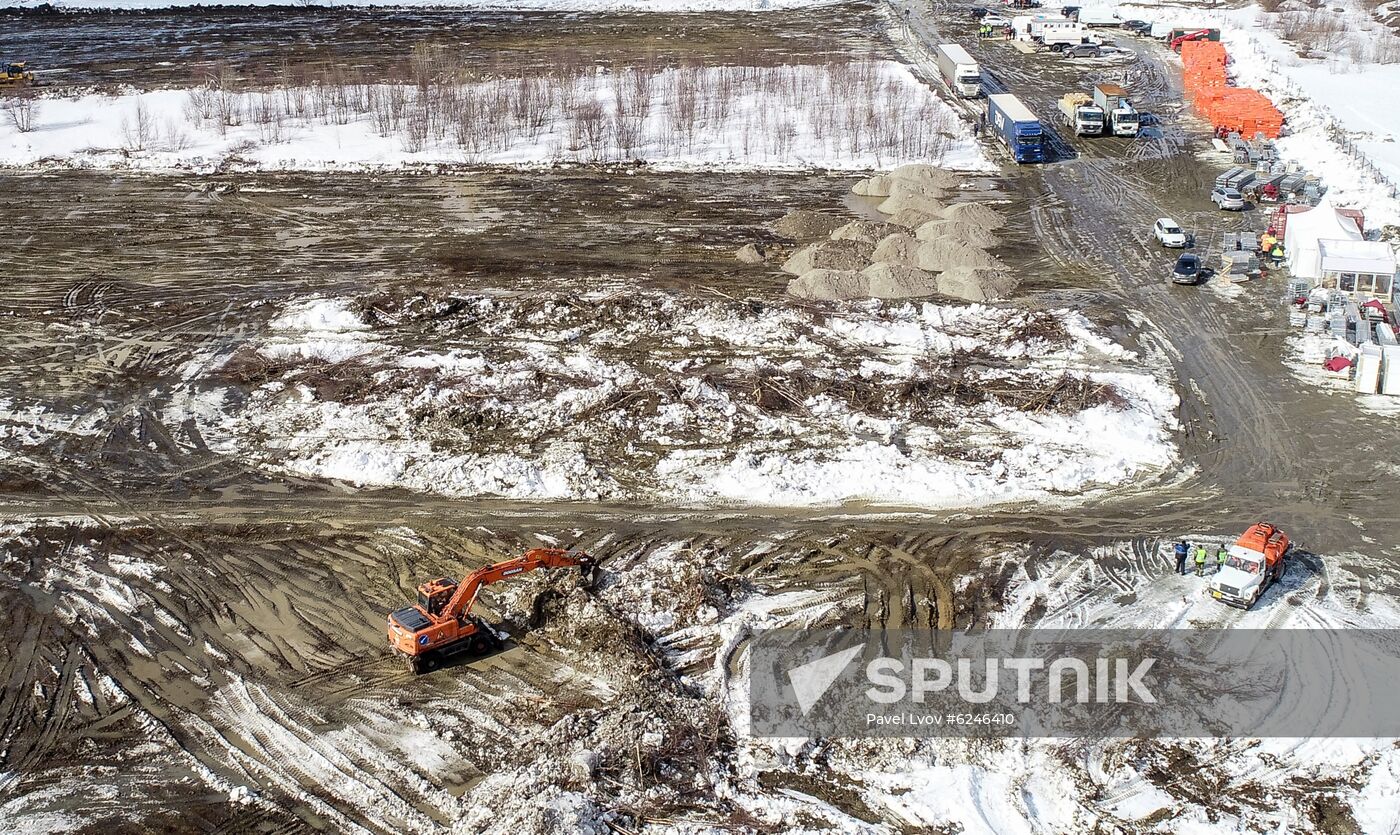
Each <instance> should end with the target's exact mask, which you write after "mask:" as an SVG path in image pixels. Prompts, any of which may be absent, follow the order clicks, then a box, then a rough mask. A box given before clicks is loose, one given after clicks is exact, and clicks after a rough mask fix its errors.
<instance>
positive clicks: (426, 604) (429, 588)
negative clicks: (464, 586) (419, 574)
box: [418, 577, 457, 615]
mask: <svg viewBox="0 0 1400 835" xmlns="http://www.w3.org/2000/svg"><path fill="white" fill-rule="evenodd" d="M456 591H457V581H456V580H454V579H452V578H451V577H439V578H437V579H436V580H429V581H428V582H426V583H424V584H423V585H421V586H419V587H418V608H420V609H422V610H423V611H425V612H427V613H428V614H430V615H440V614H442V610H443V609H444V608H445V607H446V606H447V601H449V600H451V599H452V594H453V593H454V592H456Z"/></svg>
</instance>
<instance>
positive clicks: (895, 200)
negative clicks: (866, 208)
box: [876, 187, 944, 217]
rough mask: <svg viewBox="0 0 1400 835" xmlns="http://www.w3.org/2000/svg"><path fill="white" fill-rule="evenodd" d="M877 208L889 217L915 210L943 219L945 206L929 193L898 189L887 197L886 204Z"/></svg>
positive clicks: (883, 203)
mask: <svg viewBox="0 0 1400 835" xmlns="http://www.w3.org/2000/svg"><path fill="white" fill-rule="evenodd" d="M876 208H878V209H879V210H880V211H881V212H882V213H884V214H887V215H895V214H899V213H900V212H903V211H905V210H908V209H913V210H914V211H918V212H924V213H926V214H932V215H938V216H939V217H942V216H943V209H944V205H943V204H942V203H940V202H938V200H937V199H935V198H934V196H933V195H931V194H929V193H927V192H923V191H919V190H918V189H910V188H901V187H896V188H895V189H894V190H893V191H892V192H891V193H890V196H889V197H886V198H885V200H884V202H882V203H881V204H880V205H879V206H877V207H876Z"/></svg>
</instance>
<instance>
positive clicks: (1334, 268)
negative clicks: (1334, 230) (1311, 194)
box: [1304, 215, 1395, 275]
mask: <svg viewBox="0 0 1400 835" xmlns="http://www.w3.org/2000/svg"><path fill="white" fill-rule="evenodd" d="M1306 216H1307V215H1304V217H1306ZM1317 243H1318V251H1319V253H1320V255H1321V264H1320V269H1321V270H1322V272H1323V273H1369V274H1371V275H1394V274H1395V251H1394V250H1392V249H1391V248H1390V244H1387V243H1384V242H1382V241H1356V240H1341V241H1334V240H1320V241H1318V242H1317Z"/></svg>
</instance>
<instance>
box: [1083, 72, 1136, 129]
mask: <svg viewBox="0 0 1400 835" xmlns="http://www.w3.org/2000/svg"><path fill="white" fill-rule="evenodd" d="M1094 104H1096V105H1098V106H1099V109H1101V110H1102V111H1103V114H1104V126H1105V128H1106V131H1105V132H1106V133H1109V134H1112V135H1113V136H1137V135H1138V129H1139V128H1141V127H1142V117H1141V116H1139V115H1138V112H1137V110H1135V109H1134V108H1133V105H1132V103H1131V102H1129V101H1128V91H1127V90H1124V89H1123V88H1122V87H1119V86H1118V85H1117V84H1099V85H1097V86H1096V87H1094Z"/></svg>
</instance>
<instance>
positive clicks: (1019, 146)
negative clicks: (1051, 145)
mask: <svg viewBox="0 0 1400 835" xmlns="http://www.w3.org/2000/svg"><path fill="white" fill-rule="evenodd" d="M987 123H988V124H989V125H991V126H992V128H993V129H994V130H995V131H996V132H997V134H998V135H1000V136H1001V139H1002V141H1003V142H1005V143H1006V147H1008V148H1010V149H1011V156H1012V157H1013V158H1014V159H1015V160H1016V161H1017V162H1020V163H1026V162H1044V161H1045V133H1044V131H1042V130H1041V127H1040V120H1039V119H1037V118H1036V115H1035V114H1034V113H1032V112H1031V111H1030V108H1028V107H1026V106H1025V105H1024V104H1022V103H1021V100H1020V99H1018V98H1016V97H1015V96H1013V95H1011V94H1010V93H998V94H996V95H993V96H987Z"/></svg>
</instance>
